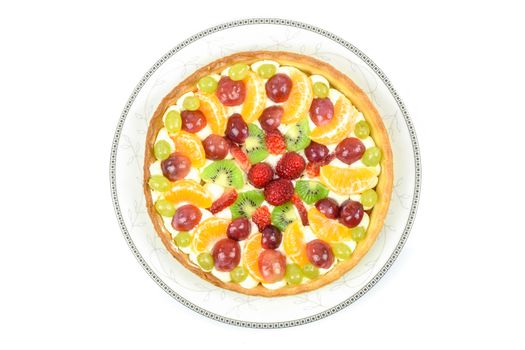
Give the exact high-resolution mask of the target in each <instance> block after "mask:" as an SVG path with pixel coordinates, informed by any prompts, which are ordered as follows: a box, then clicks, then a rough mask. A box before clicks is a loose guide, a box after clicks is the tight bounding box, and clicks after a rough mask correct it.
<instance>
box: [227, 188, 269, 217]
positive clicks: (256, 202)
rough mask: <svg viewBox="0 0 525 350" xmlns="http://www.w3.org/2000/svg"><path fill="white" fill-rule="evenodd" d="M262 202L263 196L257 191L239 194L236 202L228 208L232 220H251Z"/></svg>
mask: <svg viewBox="0 0 525 350" xmlns="http://www.w3.org/2000/svg"><path fill="white" fill-rule="evenodd" d="M263 201H264V195H263V194H262V192H259V191H248V192H241V193H239V195H238V196H237V200H236V201H235V203H233V205H232V206H231V207H230V211H231V213H232V219H237V218H240V217H245V218H251V217H252V215H253V213H254V212H255V210H256V209H257V208H259V207H260V206H261V203H262V202H263Z"/></svg>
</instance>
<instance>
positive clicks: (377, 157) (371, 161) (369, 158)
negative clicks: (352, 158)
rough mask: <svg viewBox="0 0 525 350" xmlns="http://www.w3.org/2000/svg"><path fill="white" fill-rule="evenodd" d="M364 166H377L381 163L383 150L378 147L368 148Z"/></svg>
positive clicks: (364, 156) (364, 157)
mask: <svg viewBox="0 0 525 350" xmlns="http://www.w3.org/2000/svg"><path fill="white" fill-rule="evenodd" d="M362 161H363V164H364V165H367V166H376V165H378V164H379V162H380V161H381V150H380V149H379V148H377V147H370V148H368V149H367V150H366V151H365V153H364V154H363V159H362Z"/></svg>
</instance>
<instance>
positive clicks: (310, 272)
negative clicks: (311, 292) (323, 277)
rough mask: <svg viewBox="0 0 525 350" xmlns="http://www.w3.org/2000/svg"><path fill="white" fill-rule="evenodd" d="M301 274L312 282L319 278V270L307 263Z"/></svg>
mask: <svg viewBox="0 0 525 350" xmlns="http://www.w3.org/2000/svg"><path fill="white" fill-rule="evenodd" d="M303 274H304V275H305V277H307V278H309V279H311V280H313V279H315V278H317V277H319V269H318V268H317V267H315V266H314V265H312V264H310V263H308V264H305V265H304V266H303Z"/></svg>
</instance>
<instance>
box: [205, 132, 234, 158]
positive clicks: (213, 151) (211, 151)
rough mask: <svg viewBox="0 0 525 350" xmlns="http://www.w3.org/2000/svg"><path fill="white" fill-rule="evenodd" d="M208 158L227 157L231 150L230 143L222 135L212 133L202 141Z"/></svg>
mask: <svg viewBox="0 0 525 350" xmlns="http://www.w3.org/2000/svg"><path fill="white" fill-rule="evenodd" d="M202 147H204V153H205V154H206V158H207V159H211V160H220V159H224V158H226V156H227V155H228V152H230V144H229V142H228V141H226V139H225V138H224V137H222V136H219V135H215V134H211V135H208V136H207V137H206V138H205V139H204V141H202Z"/></svg>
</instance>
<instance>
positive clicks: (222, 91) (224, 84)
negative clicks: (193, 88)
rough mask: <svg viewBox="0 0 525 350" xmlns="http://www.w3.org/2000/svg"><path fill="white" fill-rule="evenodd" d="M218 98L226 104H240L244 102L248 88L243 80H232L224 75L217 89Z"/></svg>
mask: <svg viewBox="0 0 525 350" xmlns="http://www.w3.org/2000/svg"><path fill="white" fill-rule="evenodd" d="M215 94H216V95H217V98H218V99H219V101H221V102H222V104H223V105H225V106H238V105H240V104H242V103H243V102H244V98H245V97H246V88H245V86H244V83H243V82H242V80H237V81H235V80H231V79H230V77H222V78H221V80H219V83H218V85H217V91H215Z"/></svg>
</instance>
